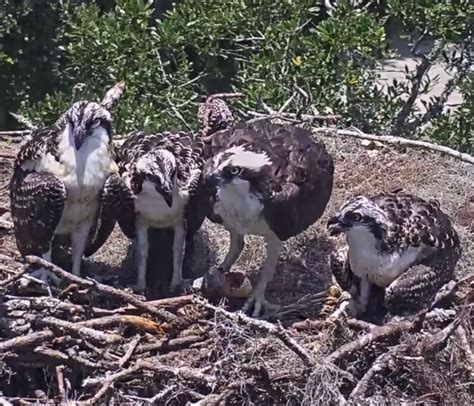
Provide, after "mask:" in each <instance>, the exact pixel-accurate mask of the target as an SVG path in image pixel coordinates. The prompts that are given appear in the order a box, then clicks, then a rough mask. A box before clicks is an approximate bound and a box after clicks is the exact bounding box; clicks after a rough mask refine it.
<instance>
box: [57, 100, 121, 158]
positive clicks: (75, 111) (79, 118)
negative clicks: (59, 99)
mask: <svg viewBox="0 0 474 406" xmlns="http://www.w3.org/2000/svg"><path fill="white" fill-rule="evenodd" d="M65 118H66V126H69V128H70V130H71V131H72V134H73V137H74V143H75V145H76V149H78V150H79V149H80V148H81V146H82V145H83V144H84V141H85V140H86V139H87V138H89V137H100V136H101V135H103V134H104V133H105V134H107V135H108V136H109V138H110V137H111V134H112V117H111V115H110V113H109V112H108V111H107V110H106V109H105V108H104V107H102V106H101V105H100V104H98V103H94V102H87V101H78V102H76V103H74V104H73V105H72V106H71V107H70V108H69V110H68V111H67V112H66V114H65Z"/></svg>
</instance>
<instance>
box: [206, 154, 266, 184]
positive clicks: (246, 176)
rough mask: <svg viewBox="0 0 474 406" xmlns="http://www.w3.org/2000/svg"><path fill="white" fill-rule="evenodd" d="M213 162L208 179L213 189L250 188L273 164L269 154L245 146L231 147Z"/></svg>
mask: <svg viewBox="0 0 474 406" xmlns="http://www.w3.org/2000/svg"><path fill="white" fill-rule="evenodd" d="M211 161H212V162H211V165H212V168H211V170H210V171H209V172H208V173H209V175H208V177H207V179H206V180H207V186H208V187H210V188H211V189H217V188H220V187H224V186H227V185H234V186H239V185H240V186H247V187H248V186H250V185H252V184H253V183H254V182H255V181H257V180H258V178H259V177H260V176H261V175H262V171H263V170H265V169H268V166H269V165H270V164H271V161H270V159H269V158H268V156H267V154H265V153H263V152H262V153H259V152H254V151H250V150H247V149H245V147H244V146H237V147H231V148H229V149H227V150H226V151H224V152H221V153H220V154H218V155H216V156H215V157H214V158H212V159H211Z"/></svg>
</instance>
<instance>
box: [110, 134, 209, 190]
mask: <svg viewBox="0 0 474 406" xmlns="http://www.w3.org/2000/svg"><path fill="white" fill-rule="evenodd" d="M203 148H204V144H203V142H202V140H200V139H199V138H197V137H194V135H193V134H192V133H186V132H177V133H171V132H162V133H158V134H147V133H145V132H143V131H135V132H132V133H131V134H129V136H128V138H127V140H126V141H125V142H124V143H123V144H122V146H121V147H120V148H119V149H118V151H117V163H118V166H119V169H120V174H123V173H124V172H131V171H133V170H134V167H135V165H136V162H137V160H138V159H139V158H140V157H141V156H143V155H145V154H146V153H148V152H151V151H153V150H157V149H165V150H168V151H170V152H171V153H172V154H173V155H174V156H175V157H176V158H177V161H178V180H179V181H180V182H181V183H183V184H186V182H188V181H189V176H190V171H191V170H192V169H195V168H200V167H201V166H202V163H203V161H202V158H201V156H202V150H203Z"/></svg>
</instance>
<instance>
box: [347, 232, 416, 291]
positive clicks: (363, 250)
mask: <svg viewBox="0 0 474 406" xmlns="http://www.w3.org/2000/svg"><path fill="white" fill-rule="evenodd" d="M347 241H348V244H349V262H350V266H351V269H352V271H353V272H354V274H356V275H357V276H358V277H360V278H367V279H368V280H369V281H370V282H371V283H374V284H375V285H377V286H380V287H382V288H385V287H387V286H388V285H390V284H391V283H392V282H393V281H394V280H395V279H397V278H398V277H399V276H400V275H401V274H403V273H404V272H405V271H407V270H408V269H409V268H410V267H411V266H412V265H413V264H414V263H415V262H417V261H418V260H419V259H420V258H421V257H422V250H423V248H422V247H417V248H415V247H408V248H407V249H403V250H395V251H393V252H384V251H381V250H380V249H379V247H378V244H377V241H376V239H375V237H374V236H373V234H372V233H370V232H369V231H364V230H351V231H350V232H349V233H347Z"/></svg>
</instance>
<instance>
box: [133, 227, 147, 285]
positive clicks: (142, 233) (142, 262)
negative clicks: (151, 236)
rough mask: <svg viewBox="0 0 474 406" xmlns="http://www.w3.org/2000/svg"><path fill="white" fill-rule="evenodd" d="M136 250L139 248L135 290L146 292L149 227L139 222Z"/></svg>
mask: <svg viewBox="0 0 474 406" xmlns="http://www.w3.org/2000/svg"><path fill="white" fill-rule="evenodd" d="M136 236H137V237H136V248H137V283H136V285H135V287H134V288H135V290H136V291H140V292H144V291H145V290H146V268H147V262H148V249H149V246H148V227H147V226H146V225H144V224H140V223H139V222H137V225H136Z"/></svg>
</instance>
